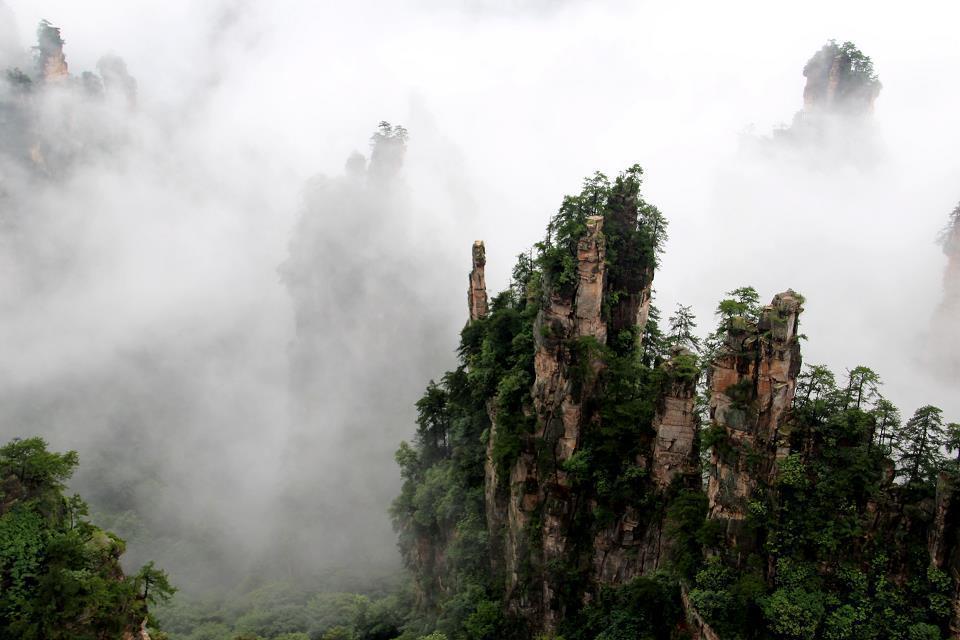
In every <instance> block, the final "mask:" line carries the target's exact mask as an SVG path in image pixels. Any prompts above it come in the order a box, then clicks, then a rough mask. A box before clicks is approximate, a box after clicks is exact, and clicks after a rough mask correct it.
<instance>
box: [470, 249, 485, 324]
mask: <svg viewBox="0 0 960 640" xmlns="http://www.w3.org/2000/svg"><path fill="white" fill-rule="evenodd" d="M486 264H487V252H486V249H484V246H483V241H482V240H477V241H476V242H474V243H473V269H471V270H470V288H469V289H468V290H467V306H468V307H469V310H470V322H473V321H474V320H479V319H480V318H482V317H484V316H486V315H487V280H486V278H485V277H484V267H485V266H486Z"/></svg>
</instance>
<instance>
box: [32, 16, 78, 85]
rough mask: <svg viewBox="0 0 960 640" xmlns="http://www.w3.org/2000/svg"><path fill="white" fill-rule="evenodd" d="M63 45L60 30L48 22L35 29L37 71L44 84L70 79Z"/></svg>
mask: <svg viewBox="0 0 960 640" xmlns="http://www.w3.org/2000/svg"><path fill="white" fill-rule="evenodd" d="M63 44H64V42H63V38H61V37H60V29H58V28H57V27H54V26H53V25H51V24H50V23H48V22H41V23H40V26H39V27H37V67H38V69H37V71H38V72H39V73H40V77H41V78H42V79H43V81H44V82H60V81H63V80H66V79H67V78H69V77H70V72H69V70H68V68H67V57H66V56H65V55H64V54H63Z"/></svg>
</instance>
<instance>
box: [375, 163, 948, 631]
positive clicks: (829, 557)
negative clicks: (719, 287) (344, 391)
mask: <svg viewBox="0 0 960 640" xmlns="http://www.w3.org/2000/svg"><path fill="white" fill-rule="evenodd" d="M641 176H642V172H641V170H640V168H639V167H637V166H634V167H631V168H630V169H628V170H626V171H625V172H623V173H622V174H620V175H619V176H618V177H617V178H616V179H615V180H612V181H611V180H608V179H607V178H606V177H605V176H603V175H601V174H597V175H596V176H594V177H593V178H591V179H589V180H587V181H586V182H585V185H584V188H583V190H582V192H581V193H580V194H578V195H576V196H572V197H568V198H566V199H564V201H563V204H562V205H561V208H560V210H559V212H558V214H557V215H556V216H555V217H554V218H553V219H552V220H551V222H550V225H549V226H548V231H547V237H546V238H545V240H544V241H543V242H542V243H540V244H538V245H537V247H536V251H535V253H531V254H523V255H521V256H520V257H519V259H518V262H517V265H516V266H515V268H514V271H513V281H512V283H511V286H510V288H509V289H508V290H507V291H504V292H502V293H500V294H499V295H496V296H494V297H493V298H492V299H491V300H490V301H489V304H487V303H486V292H485V280H484V278H483V268H484V265H485V257H484V252H483V246H482V244H481V243H478V244H476V245H475V246H474V250H473V258H474V267H473V271H472V272H471V274H470V291H469V295H468V302H469V310H470V315H469V318H470V320H469V322H468V324H467V326H466V327H465V328H464V330H463V332H462V335H461V338H462V339H461V346H460V361H461V364H460V366H459V368H457V369H456V370H455V371H451V372H448V373H447V374H445V375H444V376H443V378H442V379H441V380H440V382H439V383H437V382H431V383H430V385H429V386H428V388H427V391H426V393H425V395H424V397H423V398H422V399H421V400H420V402H419V403H418V404H417V408H418V411H419V420H418V431H417V439H416V441H415V442H414V443H413V445H410V444H407V443H403V444H402V445H401V447H400V450H399V451H398V453H397V460H398V462H399V464H400V467H401V470H402V474H403V478H404V485H403V489H402V491H401V494H400V496H399V497H398V498H397V500H396V501H395V503H394V506H393V516H394V519H395V523H396V526H397V529H398V531H399V532H400V545H401V550H402V552H403V554H404V558H405V561H406V564H407V566H408V568H409V569H410V570H411V572H412V575H413V578H414V583H415V594H416V613H415V615H414V616H413V618H412V619H411V621H410V622H409V624H408V633H410V634H416V633H421V634H426V633H429V632H434V633H436V634H439V635H437V636H430V637H443V636H445V637H447V638H451V639H452V638H465V639H470V640H474V639H481V638H489V639H492V638H506V637H517V638H527V637H533V636H534V635H537V634H543V635H544V636H545V637H561V636H562V637H563V638H566V639H567V640H569V639H571V638H578V639H579V638H584V639H586V638H604V639H610V638H638V637H639V638H664V639H667V638H682V637H703V638H723V639H724V640H729V639H735V638H744V639H747V638H751V639H752V638H784V639H786V638H797V639H811V640H812V639H814V638H829V639H841V638H850V639H853V638H878V639H879V638H904V639H910V640H914V639H920V638H923V639H926V638H942V637H948V634H952V635H949V637H956V634H957V633H958V622H960V618H958V612H960V600H958V598H957V584H958V582H957V577H958V572H957V567H958V558H957V556H958V554H957V552H956V546H957V545H956V542H957V536H958V534H960V526H958V525H960V522H958V520H957V519H956V518H957V516H956V513H955V512H956V506H955V504H956V499H955V498H954V490H953V488H952V487H953V486H955V484H956V477H957V473H958V468H957V465H956V462H955V461H948V460H947V459H946V458H945V457H944V456H943V453H942V452H943V451H944V450H945V449H953V450H957V449H960V442H958V440H957V438H958V435H960V427H958V425H956V424H945V423H944V419H943V416H942V412H941V411H940V410H939V409H937V408H936V407H933V406H927V407H922V408H920V409H918V410H917V412H916V413H915V414H914V416H913V417H912V418H911V419H910V420H907V421H906V422H902V421H901V419H900V416H899V412H898V410H897V409H896V407H894V406H893V405H892V403H890V402H889V401H888V400H886V399H885V398H883V396H882V395H881V392H880V378H879V376H878V375H877V374H876V373H874V372H873V371H871V370H870V369H868V368H866V367H862V366H858V367H855V368H854V369H852V370H849V371H848V372H847V373H846V376H845V378H844V379H842V380H841V381H839V382H838V381H837V380H836V378H835V376H834V374H833V373H831V372H830V371H829V370H827V369H826V368H825V367H822V366H817V365H814V366H807V367H806V369H803V368H802V366H801V357H800V341H801V339H802V338H803V336H802V335H800V334H799V332H798V329H799V320H800V315H801V313H802V311H803V307H802V305H803V297H802V296H800V295H799V294H797V293H795V292H793V291H786V292H784V293H781V294H778V295H777V296H775V297H774V299H773V302H772V303H771V304H769V305H766V306H761V305H760V303H759V296H758V295H757V293H756V292H755V291H754V290H753V289H752V288H750V287H741V288H739V289H736V290H734V291H731V292H730V293H729V294H728V295H729V297H728V298H726V299H724V300H723V301H721V302H720V304H719V306H718V309H717V316H718V319H719V326H718V328H717V330H716V331H715V332H714V333H712V334H711V335H710V337H709V338H708V339H707V340H706V342H705V343H704V344H703V345H702V346H701V344H700V341H699V340H698V338H697V337H696V336H695V335H694V333H693V328H694V327H695V320H694V318H693V317H692V314H690V312H689V309H688V308H686V307H682V306H681V307H680V308H679V309H678V311H677V314H676V315H675V316H674V317H673V318H671V319H670V323H669V328H667V329H666V330H661V329H660V327H659V326H658V324H657V319H658V317H659V314H658V313H657V312H656V310H655V309H653V308H651V307H650V299H651V285H652V280H653V273H654V269H655V267H656V264H657V254H658V252H659V249H660V246H661V244H662V242H663V238H664V231H665V222H664V219H663V217H662V215H661V214H660V212H659V211H658V210H657V209H656V208H655V207H653V206H652V205H649V204H648V203H646V202H645V201H644V200H643V199H642V197H641V195H640V186H641ZM481 287H482V288H483V289H482V290H481ZM481 298H482V300H483V301H482V302H481V301H480V300H481ZM414 637H415V636H414Z"/></svg>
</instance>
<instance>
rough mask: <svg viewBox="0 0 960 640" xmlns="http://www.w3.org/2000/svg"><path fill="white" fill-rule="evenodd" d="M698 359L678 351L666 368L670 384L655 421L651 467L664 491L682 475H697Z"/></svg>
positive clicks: (686, 351) (683, 351)
mask: <svg viewBox="0 0 960 640" xmlns="http://www.w3.org/2000/svg"><path fill="white" fill-rule="evenodd" d="M696 358H697V357H696V355H694V354H693V353H692V352H690V351H688V350H687V349H682V348H681V349H677V350H676V351H675V352H674V354H673V357H672V358H671V359H670V360H669V361H668V362H667V363H666V364H665V365H664V367H663V368H664V369H665V370H666V371H667V374H668V378H667V379H668V383H667V389H666V392H665V393H664V396H663V398H662V399H661V401H660V403H661V404H660V407H659V409H658V411H657V416H656V418H654V421H653V428H654V430H655V431H656V434H657V438H656V441H655V443H654V447H653V464H652V465H651V476H652V477H653V480H654V482H655V483H656V484H657V486H658V487H660V488H661V489H664V488H666V487H667V486H669V485H670V483H671V482H672V481H673V479H674V478H676V477H678V476H680V475H690V474H696V473H697V455H696V451H695V450H694V443H695V441H696V435H697V429H698V427H699V418H698V416H697V412H696V401H697V380H698V378H699V371H698V370H697V362H696Z"/></svg>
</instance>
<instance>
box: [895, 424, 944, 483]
mask: <svg viewBox="0 0 960 640" xmlns="http://www.w3.org/2000/svg"><path fill="white" fill-rule="evenodd" d="M945 443H946V431H945V429H944V426H943V411H942V410H940V409H939V408H937V407H934V406H932V405H927V406H924V407H920V408H919V409H917V410H916V412H914V414H913V417H912V418H910V419H909V420H907V422H906V424H904V425H903V426H902V427H901V428H900V429H898V430H897V434H896V441H895V444H894V446H895V447H896V449H897V451H898V453H899V454H900V460H899V462H900V465H901V473H902V474H904V475H906V476H907V481H908V482H909V483H911V484H914V483H918V482H933V481H934V480H935V478H936V475H937V472H938V471H939V469H940V467H941V466H942V464H943V456H942V454H941V453H940V450H941V449H942V448H943V447H944V445H945Z"/></svg>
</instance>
